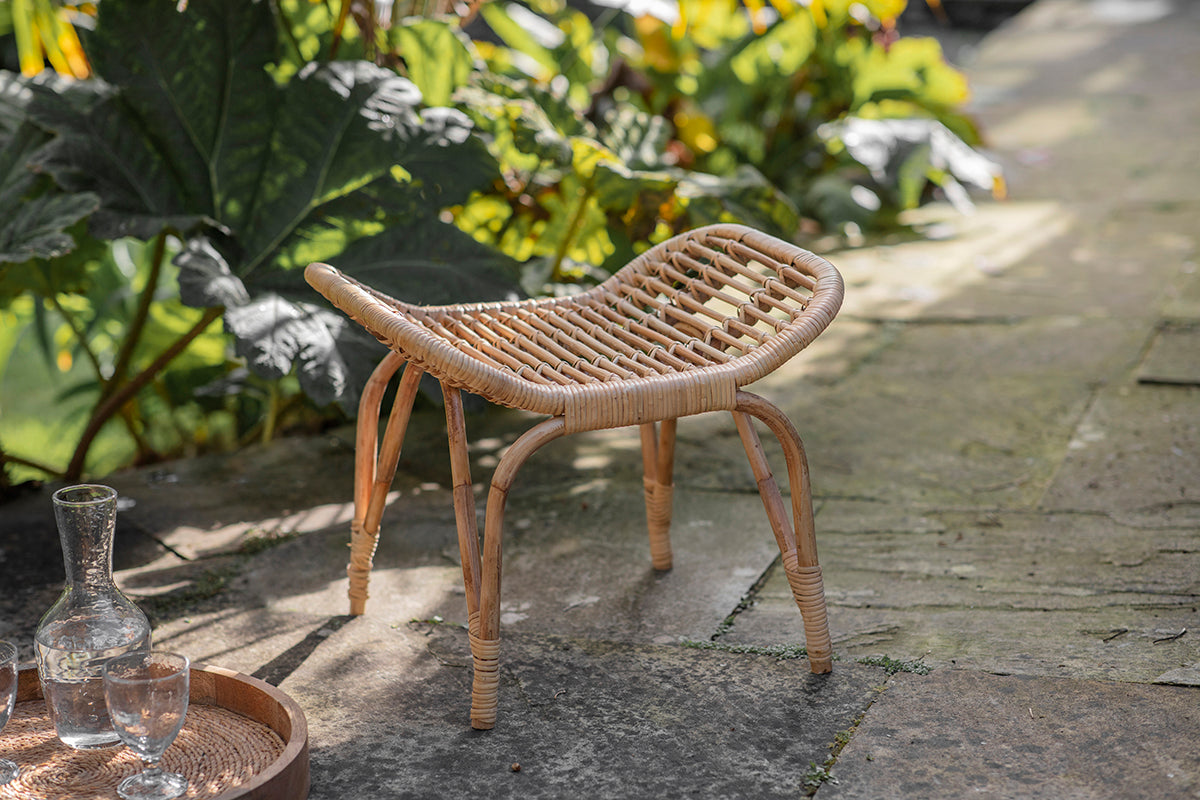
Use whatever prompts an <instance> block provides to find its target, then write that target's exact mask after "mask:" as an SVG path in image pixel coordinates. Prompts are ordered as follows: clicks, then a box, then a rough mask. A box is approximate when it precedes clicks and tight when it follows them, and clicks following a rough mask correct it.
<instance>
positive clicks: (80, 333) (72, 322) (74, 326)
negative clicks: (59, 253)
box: [46, 292, 104, 384]
mask: <svg viewBox="0 0 1200 800" xmlns="http://www.w3.org/2000/svg"><path fill="white" fill-rule="evenodd" d="M46 297H47V299H48V300H49V301H50V305H52V306H54V310H55V311H57V312H58V315H59V316H60V317H62V318H63V319H64V320H66V321H67V327H69V328H70V329H71V334H72V335H73V336H74V337H75V341H77V342H79V349H80V350H82V351H83V354H84V355H85V356H87V359H88V362H89V363H91V365H92V369H93V370H94V371H95V373H96V380H97V381H99V382H100V383H101V384H103V383H104V371H103V370H102V369H101V368H100V359H99V358H97V357H96V353H95V352H93V350H92V348H91V347H90V346H89V345H88V340H87V331H86V330H84V329H83V326H82V325H80V324H79V320H77V319H75V316H74V315H73V314H72V313H71V312H69V311H67V310H66V309H65V308H63V307H62V304H61V303H59V302H58V294H57V293H56V292H49V293H47V295H46Z"/></svg>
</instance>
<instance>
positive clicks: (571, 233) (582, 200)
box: [550, 187, 592, 281]
mask: <svg viewBox="0 0 1200 800" xmlns="http://www.w3.org/2000/svg"><path fill="white" fill-rule="evenodd" d="M591 196H592V190H591V187H585V188H584V189H583V190H582V191H580V192H579V205H578V206H576V207H575V213H574V214H572V215H571V222H570V223H569V224H568V225H567V235H566V236H564V237H563V238H562V241H561V242H559V243H558V249H557V250H556V251H555V253H554V267H553V269H551V270H550V276H551V280H554V281H561V280H562V273H561V272H560V271H559V267H561V266H562V262H563V259H565V258H566V257H567V249H568V248H570V246H571V242H573V241H574V240H575V235H576V234H577V233H579V226H580V225H582V224H583V217H584V214H585V213H587V201H588V200H589V199H591Z"/></svg>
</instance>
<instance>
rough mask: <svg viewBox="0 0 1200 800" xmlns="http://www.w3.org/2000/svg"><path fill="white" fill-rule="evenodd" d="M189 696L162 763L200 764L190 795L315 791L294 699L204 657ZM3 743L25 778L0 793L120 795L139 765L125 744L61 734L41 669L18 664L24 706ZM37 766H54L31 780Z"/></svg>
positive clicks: (278, 797)
mask: <svg viewBox="0 0 1200 800" xmlns="http://www.w3.org/2000/svg"><path fill="white" fill-rule="evenodd" d="M189 699H190V705H189V708H188V718H187V721H186V722H185V723H184V729H183V731H182V732H181V733H180V735H179V738H177V739H176V741H175V743H174V744H172V745H171V747H170V748H169V749H168V750H167V752H166V754H165V755H164V756H163V760H162V765H163V767H164V768H165V769H168V770H173V771H181V772H183V773H184V774H188V773H189V772H192V773H193V774H192V775H189V778H190V782H191V784H192V785H191V786H190V787H189V791H188V794H187V795H185V797H188V798H204V799H205V800H234V798H239V799H240V800H303V798H306V797H308V790H309V773H308V723H307V722H306V721H305V719H304V712H302V711H301V710H300V706H299V705H297V704H296V701H294V700H292V698H290V697H288V696H287V695H286V694H284V693H283V692H281V691H279V690H278V689H276V688H275V687H273V686H271V685H270V684H267V683H264V682H263V681H260V680H257V679H255V678H251V677H250V676H248V675H243V674H241V673H238V672H233V671H232V670H227V669H223V668H221V667H214V666H209V665H203V664H193V665H192V670H191V693H190V698H189ZM13 745H15V746H16V747H13ZM0 752H3V754H4V756H5V757H7V758H10V759H12V760H13V761H16V762H17V763H18V764H19V765H20V766H21V768H22V776H21V777H18V778H17V780H16V781H14V782H13V783H10V784H8V785H7V786H0V798H10V797H11V798H20V799H21V800H25V799H26V798H28V799H29V800H35V799H37V800H41V799H42V798H58V797H79V798H82V797H88V798H116V797H117V792H116V785H117V783H119V782H120V780H121V779H122V778H124V777H125V776H126V775H131V774H134V773H136V772H138V771H140V769H141V764H140V762H139V761H138V759H137V758H136V757H135V756H134V755H133V753H132V752H130V751H129V750H128V749H126V748H125V747H112V748H105V749H103V750H72V749H70V748H68V747H66V746H65V745H63V744H62V743H61V742H59V741H58V739H57V737H56V736H55V735H54V726H53V724H52V723H51V722H50V719H49V716H48V714H47V713H46V707H45V705H44V704H43V703H42V689H41V686H40V685H39V684H38V677H37V670H36V669H34V668H28V669H23V670H21V671H20V674H19V676H18V683H17V710H16V711H15V712H14V713H13V718H12V719H11V720H10V721H9V724H8V726H7V727H6V728H5V729H4V731H3V732H0ZM27 769H31V770H33V771H31V772H29V773H26V770H27ZM37 770H47V772H49V771H51V770H52V771H54V772H55V774H54V775H49V774H47V776H46V781H45V782H44V783H43V784H40V785H33V786H30V785H28V784H26V782H25V779H26V778H27V777H28V778H29V779H30V782H33V780H32V779H33V775H34V774H35V772H36V771H37ZM197 776H199V780H197ZM64 781H66V783H64ZM76 781H77V784H76V783H75V782H76Z"/></svg>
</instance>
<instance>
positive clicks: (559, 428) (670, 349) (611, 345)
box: [305, 225, 843, 728]
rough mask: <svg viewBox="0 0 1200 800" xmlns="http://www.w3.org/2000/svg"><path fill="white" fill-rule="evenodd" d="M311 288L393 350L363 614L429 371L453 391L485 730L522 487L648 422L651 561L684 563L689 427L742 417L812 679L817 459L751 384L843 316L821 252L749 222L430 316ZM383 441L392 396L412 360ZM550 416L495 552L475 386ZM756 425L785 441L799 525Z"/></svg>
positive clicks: (498, 502)
mask: <svg viewBox="0 0 1200 800" xmlns="http://www.w3.org/2000/svg"><path fill="white" fill-rule="evenodd" d="M305 277H306V279H307V280H308V282H309V283H310V284H311V285H312V286H313V287H314V288H315V289H317V291H319V292H320V293H321V294H323V295H324V296H325V297H326V298H328V299H329V301H330V302H332V303H333V304H334V305H335V306H336V307H338V308H339V309H341V310H342V311H343V312H345V313H346V314H347V315H348V316H350V317H351V318H352V319H354V320H355V321H357V322H358V323H359V324H360V325H362V326H363V327H364V328H365V329H366V330H367V331H369V332H370V333H371V334H372V335H374V336H375V337H376V338H377V339H379V340H380V341H381V342H383V343H384V344H385V345H387V346H388V348H389V349H390V350H391V352H390V353H388V355H387V356H386V357H385V358H384V359H383V361H381V362H380V364H379V366H378V367H377V368H376V370H375V372H374V374H373V375H372V376H371V378H370V380H369V381H368V382H367V386H366V388H365V389H364V391H363V395H362V400H361V402H360V406H359V415H358V436H357V442H356V459H355V464H356V467H355V497H354V507H355V511H354V521H353V523H352V526H351V557H350V565H349V567H348V568H347V572H348V575H349V578H350V590H349V594H350V612H351V613H352V614H361V613H363V612H364V610H365V604H366V599H367V583H368V579H369V575H370V570H371V563H372V560H373V558H374V553H375V547H376V543H377V537H378V533H379V523H380V519H381V517H382V514H383V507H384V504H385V498H386V495H387V492H388V489H389V487H390V485H391V481H392V478H393V475H394V474H395V470H396V464H397V463H398V460H399V455H400V445H401V443H402V441H403V438H404V432H405V428H406V427H407V424H408V418H409V415H410V413H411V409H412V403H413V400H414V398H415V396H416V391H417V385H418V382H419V380H420V377H421V375H422V373H425V372H428V373H429V374H430V375H432V376H434V377H436V378H437V379H438V380H439V381H440V382H441V384H442V388H443V394H444V397H445V401H446V421H447V427H448V432H449V433H448V436H449V445H450V461H451V471H452V475H453V479H454V506H455V515H456V519H457V525H458V537H459V547H460V550H461V554H462V564H463V581H464V584H465V588H466V596H467V611H468V620H469V628H470V640H471V651H472V656H473V661H474V670H475V671H474V684H473V692H472V707H471V724H472V725H473V726H474V727H476V728H490V727H492V726H493V725H494V724H495V719H496V707H497V698H496V693H497V688H498V684H499V673H498V665H499V660H498V658H499V637H500V630H499V628H500V572H501V531H502V526H503V517H504V506H505V502H506V499H507V496H508V492H509V490H510V488H511V487H512V485H513V482H514V481H515V479H516V476H517V473H518V471H519V470H520V467H521V465H522V464H524V463H525V461H526V460H527V459H528V458H529V457H530V456H531V455H532V454H533V453H534V452H536V451H537V450H538V449H539V448H540V447H542V446H543V445H544V444H546V443H547V442H550V441H552V440H554V439H556V438H558V437H560V436H563V435H565V434H568V433H575V432H579V431H587V430H598V429H604V428H618V427H626V426H632V425H637V426H640V429H641V437H642V456H643V470H644V487H645V496H646V519H647V526H648V528H649V533H650V554H651V562H652V564H653V566H654V567H655V568H656V569H660V570H665V569H669V568H670V566H671V545H670V539H669V533H668V531H669V528H670V522H671V494H672V471H673V465H674V445H675V422H676V420H677V419H678V418H679V417H685V416H690V415H693V414H700V413H703V412H706V411H718V410H724V411H730V412H732V414H733V417H734V422H735V424H736V426H737V430H738V433H739V435H740V436H741V439H742V443H743V445H744V446H745V449H746V454H747V457H748V458H749V460H750V464H751V467H752V469H753V470H754V474H755V478H756V479H757V481H758V487H759V493H760V495H761V497H762V501H763V505H764V506H765V508H766V511H767V516H768V519H769V521H770V523H771V527H772V530H773V531H774V534H775V538H776V540H777V542H778V544H779V548H780V552H781V553H782V557H783V565H784V569H785V572H786V574H787V577H788V582H789V584H790V586H791V588H792V593H793V595H794V596H795V598H796V602H797V604H798V606H799V607H800V611H801V614H802V616H803V621H804V629H805V637H806V645H807V650H808V656H809V660H810V663H811V667H812V671H813V672H828V671H830V669H831V659H832V648H831V646H830V639H829V630H828V624H827V622H826V613H825V597H824V591H823V588H822V584H821V571H820V566H819V565H818V562H817V550H816V538H815V533H814V529H813V514H812V499H811V492H810V489H809V477H808V466H807V462H806V460H805V456H804V449H803V445H802V443H801V440H800V437H799V435H798V434H797V432H796V430H795V428H794V427H793V426H792V424H791V423H790V422H789V421H788V419H787V417H786V416H785V415H784V414H783V412H781V411H780V410H779V409H778V408H776V407H775V406H774V405H772V404H771V403H769V402H768V401H766V400H764V399H763V398H761V397H758V396H756V395H754V394H751V393H749V392H747V391H745V390H743V388H742V387H743V386H746V385H747V384H750V383H752V382H754V381H756V380H758V379H760V378H762V377H764V376H766V375H768V374H770V373H771V372H772V371H774V370H775V369H777V368H778V367H779V366H781V365H782V364H783V363H784V362H785V361H787V360H788V359H789V358H791V357H792V356H794V355H795V354H796V353H798V352H800V351H801V350H802V349H804V348H805V347H806V346H807V345H808V344H809V343H810V342H812V341H813V340H814V339H815V338H816V337H817V335H819V334H820V333H821V331H822V330H824V329H825V327H826V326H827V325H829V323H830V322H831V321H832V320H833V317H834V315H835V314H836V313H837V311H838V308H839V307H840V305H841V301H842V293H843V285H842V279H841V276H840V275H839V274H838V272H837V270H836V269H835V268H834V267H833V266H832V265H831V264H829V262H827V261H825V260H824V259H822V258H820V257H818V256H815V255H813V254H812V253H809V252H807V251H805V250H802V249H800V248H798V247H796V246H794V245H791V244H788V243H786V242H783V241H781V240H779V239H776V238H774V237H771V236H768V235H766V234H763V233H761V232H758V231H754V230H752V229H749V228H746V227H743V226H740V225H712V226H708V227H705V228H700V229H697V230H694V231H691V232H688V233H684V234H680V235H678V236H676V237H674V238H672V239H670V240H668V241H666V242H663V243H661V244H659V245H656V246H654V247H652V248H650V249H649V250H647V251H646V252H645V253H643V254H642V255H640V256H638V257H637V258H635V259H634V260H633V261H631V262H630V263H629V264H627V265H626V266H625V267H623V268H621V269H620V270H619V271H618V272H617V273H615V274H614V275H613V276H612V277H611V278H609V279H608V280H606V281H605V282H603V283H602V284H600V285H598V286H596V287H594V288H592V289H590V290H588V291H585V292H583V293H581V294H577V295H574V296H571V297H564V298H553V299H538V300H527V301H521V302H503V303H476V304H464V305H454V306H432V307H431V306H417V305H410V304H408V303H404V302H401V301H399V300H396V299H393V298H391V297H388V296H387V295H385V294H382V293H381V292H378V291H376V290H374V289H372V288H371V287H369V286H366V285H364V284H361V283H359V282H357V281H355V280H353V279H351V278H349V277H347V276H345V275H343V274H342V273H340V272H338V271H337V270H336V269H334V268H332V267H330V266H328V265H325V264H310V265H309V266H308V268H307V270H306V271H305ZM404 364H407V366H406V367H405V369H404V372H403V375H402V377H401V379H400V383H399V388H398V389H397V393H396V399H395V401H394V403H393V406H392V410H391V416H390V418H389V421H388V425H387V428H386V431H385V433H384V436H383V438H382V440H379V437H378V429H379V415H380V405H381V402H382V399H383V394H384V391H385V389H386V387H387V384H388V382H389V381H390V380H391V378H392V376H393V375H394V374H395V373H396V372H397V371H398V370H399V368H400V366H401V365H404ZM463 389H465V390H467V391H469V392H471V393H473V394H477V395H480V396H482V397H483V398H485V399H487V400H489V401H491V402H493V403H497V404H499V405H503V406H508V407H511V408H519V409H523V410H526V411H530V412H534V413H538V414H544V415H546V417H547V419H545V420H543V421H542V422H540V423H538V424H536V425H535V426H534V427H532V428H531V429H530V430H528V431H527V432H526V433H525V434H523V435H522V436H521V437H520V438H519V439H518V440H517V441H516V442H515V443H514V444H513V446H512V447H510V448H509V449H508V450H507V452H506V453H505V455H504V456H503V458H502V459H501V460H500V463H499V465H498V466H497V467H496V470H495V472H494V474H493V476H492V481H491V489H490V492H489V495H488V502H487V511H486V518H485V528H484V536H483V545H482V549H481V547H480V541H479V536H478V527H477V521H476V519H475V503H474V500H473V498H472V491H471V477H470V471H469V465H468V458H467V438H466V428H465V422H464V417H463V410H462V400H461V396H460V394H459V392H460V390H463ZM751 417H754V418H757V419H759V420H761V421H762V422H763V423H764V424H765V425H766V427H767V428H768V429H769V430H770V431H771V432H772V433H773V434H774V435H775V437H776V438H777V439H778V440H779V442H780V444H781V445H782V447H783V452H784V458H785V461H786V464H787V470H788V478H789V484H790V489H791V501H792V514H791V517H792V519H791V520H789V519H788V516H789V515H788V514H787V511H786V507H785V505H784V502H783V499H782V496H781V493H780V491H779V487H778V486H777V485H776V483H775V479H774V477H773V476H772V474H771V470H770V467H769V466H768V464H767V461H766V458H765V456H764V454H763V450H762V446H761V444H760V442H759V439H758V435H757V433H756V432H755V429H754V427H753V425H752V424H751Z"/></svg>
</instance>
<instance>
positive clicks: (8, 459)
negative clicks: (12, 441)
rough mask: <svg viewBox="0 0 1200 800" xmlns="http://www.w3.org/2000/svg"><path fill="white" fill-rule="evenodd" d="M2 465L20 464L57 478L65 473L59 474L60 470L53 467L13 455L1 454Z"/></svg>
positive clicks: (0, 461)
mask: <svg viewBox="0 0 1200 800" xmlns="http://www.w3.org/2000/svg"><path fill="white" fill-rule="evenodd" d="M0 464H20V465H21V466H23V467H29V468H31V469H36V470H38V471H39V472H44V473H46V474H47V475H50V476H52V477H55V478H61V477H63V473H61V472H59V471H58V470H56V469H54V468H53V467H47V466H46V465H45V464H39V463H38V462H36V461H30V460H29V459H27V458H21V457H20V456H14V455H13V454H12V453H5V452H0Z"/></svg>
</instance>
